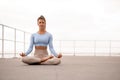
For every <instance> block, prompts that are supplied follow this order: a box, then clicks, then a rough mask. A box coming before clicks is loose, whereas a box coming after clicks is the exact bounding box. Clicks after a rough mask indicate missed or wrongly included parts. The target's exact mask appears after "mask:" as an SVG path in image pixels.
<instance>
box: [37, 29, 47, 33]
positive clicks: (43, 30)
mask: <svg viewBox="0 0 120 80" xmlns="http://www.w3.org/2000/svg"><path fill="white" fill-rule="evenodd" d="M45 32H46V30H45V29H39V31H38V33H40V34H44V33H45Z"/></svg>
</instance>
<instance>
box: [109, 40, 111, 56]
mask: <svg viewBox="0 0 120 80" xmlns="http://www.w3.org/2000/svg"><path fill="white" fill-rule="evenodd" d="M109 48H110V49H109V56H111V40H110V46H109Z"/></svg>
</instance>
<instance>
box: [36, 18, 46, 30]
mask: <svg viewBox="0 0 120 80" xmlns="http://www.w3.org/2000/svg"><path fill="white" fill-rule="evenodd" d="M37 23H38V26H39V28H40V29H45V27H46V22H45V21H44V20H43V19H39V20H38V22H37Z"/></svg>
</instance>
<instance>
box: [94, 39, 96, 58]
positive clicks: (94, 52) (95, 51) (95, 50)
mask: <svg viewBox="0 0 120 80" xmlns="http://www.w3.org/2000/svg"><path fill="white" fill-rule="evenodd" d="M94 56H96V40H95V41H94Z"/></svg>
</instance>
